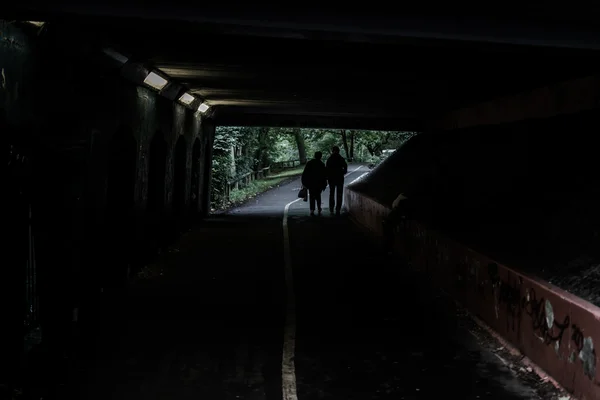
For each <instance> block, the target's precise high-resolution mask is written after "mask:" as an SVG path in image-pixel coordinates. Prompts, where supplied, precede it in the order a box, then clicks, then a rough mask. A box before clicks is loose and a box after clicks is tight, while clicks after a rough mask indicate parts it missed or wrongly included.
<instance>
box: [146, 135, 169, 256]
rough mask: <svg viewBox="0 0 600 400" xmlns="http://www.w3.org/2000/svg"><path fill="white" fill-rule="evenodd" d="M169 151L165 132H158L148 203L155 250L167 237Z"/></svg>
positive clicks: (153, 144) (152, 147)
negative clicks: (164, 228) (165, 222)
mask: <svg viewBox="0 0 600 400" xmlns="http://www.w3.org/2000/svg"><path fill="white" fill-rule="evenodd" d="M167 151H168V149H167V141H166V140H165V138H164V135H163V133H162V132H161V131H158V132H156V133H155V134H154V137H153V138H152V141H151V142H150V150H149V156H150V160H149V166H148V203H147V204H148V205H147V215H148V223H149V225H150V229H149V231H150V232H149V238H148V240H149V244H150V246H151V248H152V249H153V250H156V249H158V248H160V247H161V246H162V244H163V241H164V239H165V238H164V233H163V231H164V230H163V224H164V221H163V220H164V218H165V196H166V171H167Z"/></svg>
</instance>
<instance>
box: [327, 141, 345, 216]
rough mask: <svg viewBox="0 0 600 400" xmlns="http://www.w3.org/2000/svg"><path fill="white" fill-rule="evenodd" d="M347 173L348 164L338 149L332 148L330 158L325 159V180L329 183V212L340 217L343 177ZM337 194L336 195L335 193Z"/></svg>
mask: <svg viewBox="0 0 600 400" xmlns="http://www.w3.org/2000/svg"><path fill="white" fill-rule="evenodd" d="M347 172H348V164H347V163H346V160H344V157H342V156H341V155H340V148H339V147H337V146H333V148H332V149H331V156H329V158H328V159H327V180H328V181H329V212H330V213H332V214H333V210H334V209H335V212H336V214H337V215H340V210H341V209H342V200H343V196H344V175H346V173H347ZM336 192H337V193H336Z"/></svg>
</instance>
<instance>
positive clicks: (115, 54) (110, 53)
mask: <svg viewBox="0 0 600 400" xmlns="http://www.w3.org/2000/svg"><path fill="white" fill-rule="evenodd" d="M102 51H103V52H104V54H106V55H107V56H109V57H110V58H112V59H114V60H116V61H118V62H120V63H121V64H125V63H126V62H127V61H129V59H128V58H127V57H125V56H124V55H123V54H121V53H118V52H116V51H114V50H113V49H104V50H102Z"/></svg>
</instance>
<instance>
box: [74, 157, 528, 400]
mask: <svg viewBox="0 0 600 400" xmlns="http://www.w3.org/2000/svg"><path fill="white" fill-rule="evenodd" d="M357 167H359V166H351V167H350V171H354V172H352V173H351V174H350V175H349V176H348V177H347V178H346V182H347V183H348V182H350V181H352V180H353V179H355V178H357V177H359V176H360V175H361V174H363V173H365V172H367V171H368V169H367V168H366V167H362V168H360V169H358V170H356V168H357ZM299 186H300V183H299V180H296V181H293V182H291V183H287V184H285V185H282V186H280V187H279V188H276V189H273V190H271V191H269V192H268V193H266V194H263V195H261V196H259V197H257V198H256V199H253V200H251V201H250V202H248V203H247V204H246V205H244V206H241V207H238V208H236V209H233V210H231V211H229V212H228V213H226V214H223V215H219V216H214V217H212V218H209V219H208V221H206V223H205V224H203V226H202V227H201V228H197V229H195V230H193V231H191V232H188V233H187V234H186V235H184V237H183V238H182V239H181V240H180V242H179V244H178V245H177V246H176V248H174V249H172V251H171V252H169V253H168V254H165V255H164V256H163V257H162V258H161V259H160V260H159V261H158V262H156V263H155V264H153V265H151V266H149V268H148V270H149V271H151V272H152V271H153V272H152V274H154V275H153V278H149V279H143V280H141V281H140V282H139V283H137V284H136V285H135V286H134V287H133V288H132V289H131V290H130V294H129V300H128V302H127V304H125V305H123V306H122V307H121V308H120V311H116V312H115V315H114V321H115V322H113V323H112V324H110V325H108V326H106V327H104V328H103V329H104V330H103V331H102V332H101V333H99V334H98V335H97V336H98V338H97V339H96V341H95V342H93V343H90V344H89V348H90V349H89V351H88V353H87V354H85V355H83V356H82V357H81V359H80V362H79V365H80V368H79V369H78V370H77V371H76V372H74V373H73V377H72V382H71V383H70V385H69V386H70V390H69V393H70V395H71V396H72V398H78V399H108V398H110V399H128V400H132V399H170V400H173V399H211V400H216V399H257V400H263V399H264V400H281V399H282V348H283V341H284V324H285V323H286V318H285V313H286V307H285V306H286V284H285V280H284V247H283V234H282V231H283V230H282V217H283V210H284V207H285V205H286V204H288V203H290V202H292V201H294V200H296V199H297V191H298V189H299ZM326 194H327V192H325V193H324V195H326ZM323 197H324V200H327V199H326V197H327V196H323ZM324 210H327V207H324ZM308 214H309V211H308V204H307V203H305V202H303V201H298V202H296V203H294V204H292V205H291V206H290V207H289V218H288V224H289V238H290V254H291V267H292V270H293V277H294V280H293V284H294V289H295V290H294V293H295V300H296V301H295V303H296V315H295V317H296V318H295V319H296V335H295V346H296V347H295V358H294V361H295V362H294V365H295V376H296V384H297V398H298V399H300V400H308V399H388V398H389V399H413V398H415V399H416V398H434V396H435V397H440V396H444V397H445V398H451V397H456V398H461V399H481V398H486V399H530V398H537V397H536V394H535V392H534V388H531V387H528V386H527V385H525V384H524V383H522V382H521V381H520V380H519V379H518V378H517V377H516V376H515V375H514V374H513V373H511V372H510V370H509V369H508V368H507V367H506V366H505V365H504V364H503V363H502V361H501V360H499V359H498V358H497V357H496V356H495V355H494V353H493V352H492V350H493V349H491V348H488V347H489V346H485V345H481V344H480V342H478V341H477V340H476V338H475V337H474V336H473V335H471V334H470V332H469V330H468V329H467V327H465V326H464V324H463V323H462V322H461V321H462V320H463V318H462V317H460V316H458V312H457V310H456V307H455V305H454V304H453V303H452V302H451V301H449V300H448V299H447V298H445V297H444V296H443V295H441V294H440V293H438V292H436V291H435V290H433V289H431V288H429V287H428V286H427V285H426V284H423V283H422V282H421V280H420V279H419V277H417V276H415V275H411V274H409V273H407V272H404V269H402V267H401V265H398V264H392V263H391V262H390V261H389V259H386V258H385V257H384V255H383V254H382V253H381V251H380V247H379V246H378V245H377V243H374V242H373V241H372V240H371V239H370V238H369V237H367V236H366V235H365V234H364V233H363V232H362V231H361V230H360V229H358V228H357V227H356V226H354V225H353V223H352V222H351V221H350V219H349V218H348V216H347V215H345V214H344V213H342V215H341V216H339V217H335V216H330V215H329V212H328V211H326V212H325V213H324V215H323V216H320V217H319V216H315V217H310V216H309V215H308ZM292 400H295V399H292Z"/></svg>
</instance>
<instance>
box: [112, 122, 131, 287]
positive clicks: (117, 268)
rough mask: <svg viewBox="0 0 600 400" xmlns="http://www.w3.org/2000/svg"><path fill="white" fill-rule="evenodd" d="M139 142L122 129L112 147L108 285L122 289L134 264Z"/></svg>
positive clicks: (126, 129) (122, 127)
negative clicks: (132, 253) (130, 266)
mask: <svg viewBox="0 0 600 400" xmlns="http://www.w3.org/2000/svg"><path fill="white" fill-rule="evenodd" d="M137 154H138V153H137V142H136V140H135V137H134V136H133V133H132V131H131V129H130V128H129V127H127V126H121V127H120V128H119V129H118V131H117V132H116V133H115V134H114V135H113V137H112V140H111V142H110V144H109V152H108V174H107V188H106V213H107V214H106V215H107V217H106V220H107V231H106V238H107V239H109V246H110V249H111V250H112V251H109V252H108V253H110V254H111V256H112V260H111V262H110V263H109V264H108V265H107V266H106V272H107V274H108V275H109V276H107V277H106V283H105V285H107V286H109V287H113V286H115V285H116V286H120V285H121V284H123V283H124V281H125V279H126V276H127V275H126V274H127V265H129V264H130V263H131V248H132V246H131V244H132V238H133V237H135V235H134V231H135V230H134V226H135V221H134V206H135V184H136V167H137Z"/></svg>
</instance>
